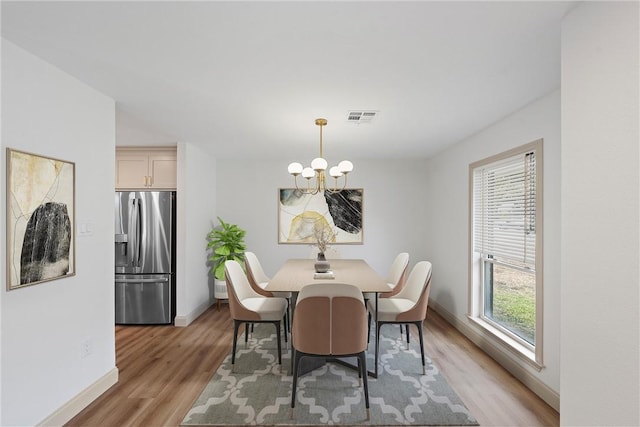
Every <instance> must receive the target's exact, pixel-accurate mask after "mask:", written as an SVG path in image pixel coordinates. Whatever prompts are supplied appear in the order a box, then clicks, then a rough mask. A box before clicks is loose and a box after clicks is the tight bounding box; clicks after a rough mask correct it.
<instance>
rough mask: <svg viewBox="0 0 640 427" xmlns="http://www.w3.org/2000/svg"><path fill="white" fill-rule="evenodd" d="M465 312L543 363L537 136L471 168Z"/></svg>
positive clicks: (529, 358) (518, 351)
mask: <svg viewBox="0 0 640 427" xmlns="http://www.w3.org/2000/svg"><path fill="white" fill-rule="evenodd" d="M469 172H470V173H469V175H470V176H469V179H470V187H471V188H470V197H471V203H470V206H471V214H470V227H471V234H470V236H471V245H470V252H471V267H470V298H469V301H470V305H469V316H470V318H471V319H472V320H473V321H475V323H476V324H478V325H479V326H480V327H481V328H483V330H484V331H486V332H487V333H489V334H491V335H492V336H494V337H496V338H497V339H499V340H500V342H502V343H504V344H506V345H507V346H509V347H510V348H511V349H514V350H515V351H516V354H519V355H523V356H524V357H525V359H526V360H527V361H530V362H532V364H533V365H534V366H536V367H537V368H540V367H541V366H542V140H538V141H535V142H533V143H530V144H527V145H525V146H522V147H518V148H516V149H514V150H510V151H508V152H505V153H502V154H500V155H497V156H494V157H491V158H488V159H485V160H481V161H479V162H475V163H473V164H471V165H470V167H469Z"/></svg>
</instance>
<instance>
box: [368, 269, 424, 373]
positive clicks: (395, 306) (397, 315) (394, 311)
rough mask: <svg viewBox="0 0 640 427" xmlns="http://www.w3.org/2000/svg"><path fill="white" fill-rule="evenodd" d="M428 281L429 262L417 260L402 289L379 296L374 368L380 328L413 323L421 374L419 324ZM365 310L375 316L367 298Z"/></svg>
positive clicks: (420, 334) (420, 335) (421, 348)
mask: <svg viewBox="0 0 640 427" xmlns="http://www.w3.org/2000/svg"><path fill="white" fill-rule="evenodd" d="M430 284H431V263H430V262H429V261H420V262H419V263H417V264H416V265H415V266H414V267H413V269H412V270H411V273H409V277H408V278H407V282H406V284H405V286H404V288H403V289H402V290H401V291H400V292H399V293H398V294H396V295H394V296H392V297H390V298H380V299H379V301H378V313H377V320H376V354H375V363H376V367H377V366H378V357H379V354H380V327H381V326H382V325H385V324H387V323H396V324H400V325H403V324H406V325H409V324H414V325H416V327H417V328H418V337H419V338H420V354H421V356H422V373H423V374H424V373H425V361H424V337H423V335H422V323H423V322H424V319H425V318H426V317H427V304H428V303H429V292H430V290H431V286H430ZM367 310H368V311H369V314H370V315H371V316H373V317H374V318H375V316H376V314H375V310H376V307H375V303H374V302H373V301H371V300H369V301H368V304H367ZM369 319H371V317H369ZM407 335H408V327H407Z"/></svg>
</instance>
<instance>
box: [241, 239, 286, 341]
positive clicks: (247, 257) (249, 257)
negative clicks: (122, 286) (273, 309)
mask: <svg viewBox="0 0 640 427" xmlns="http://www.w3.org/2000/svg"><path fill="white" fill-rule="evenodd" d="M244 265H245V267H246V269H247V279H249V284H250V285H251V287H252V288H253V290H254V291H256V293H258V294H260V295H262V296H265V297H277V298H285V299H286V300H287V311H286V323H285V325H286V326H287V330H288V331H290V330H291V328H290V327H289V326H290V324H289V319H290V318H291V317H290V310H289V304H290V303H291V292H270V291H267V290H265V287H266V286H267V284H268V283H269V281H270V280H271V279H270V278H269V276H267V275H266V274H265V272H264V270H263V269H262V264H260V261H259V260H258V257H257V256H256V254H255V253H253V252H249V251H247V252H245V253H244Z"/></svg>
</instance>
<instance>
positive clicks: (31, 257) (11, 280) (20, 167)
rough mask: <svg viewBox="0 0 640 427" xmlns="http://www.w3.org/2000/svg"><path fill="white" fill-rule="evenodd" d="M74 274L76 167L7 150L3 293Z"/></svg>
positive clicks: (47, 158) (51, 159)
mask: <svg viewBox="0 0 640 427" xmlns="http://www.w3.org/2000/svg"><path fill="white" fill-rule="evenodd" d="M73 275H75V163H73V162H67V161H64V160H59V159H53V158H49V157H44V156H40V155H37V154H31V153H26V152H23V151H18V150H13V149H11V148H7V290H13V289H17V288H21V287H25V286H30V285H35V284H37V283H42V282H46V281H50V280H55V279H61V278H64V277H69V276H73Z"/></svg>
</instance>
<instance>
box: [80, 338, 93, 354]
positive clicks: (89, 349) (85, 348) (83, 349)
mask: <svg viewBox="0 0 640 427" xmlns="http://www.w3.org/2000/svg"><path fill="white" fill-rule="evenodd" d="M92 353H93V345H92V344H91V340H90V339H86V340H84V341H82V342H81V343H80V358H82V359H84V358H85V357H87V356H89V355H90V354H92Z"/></svg>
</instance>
